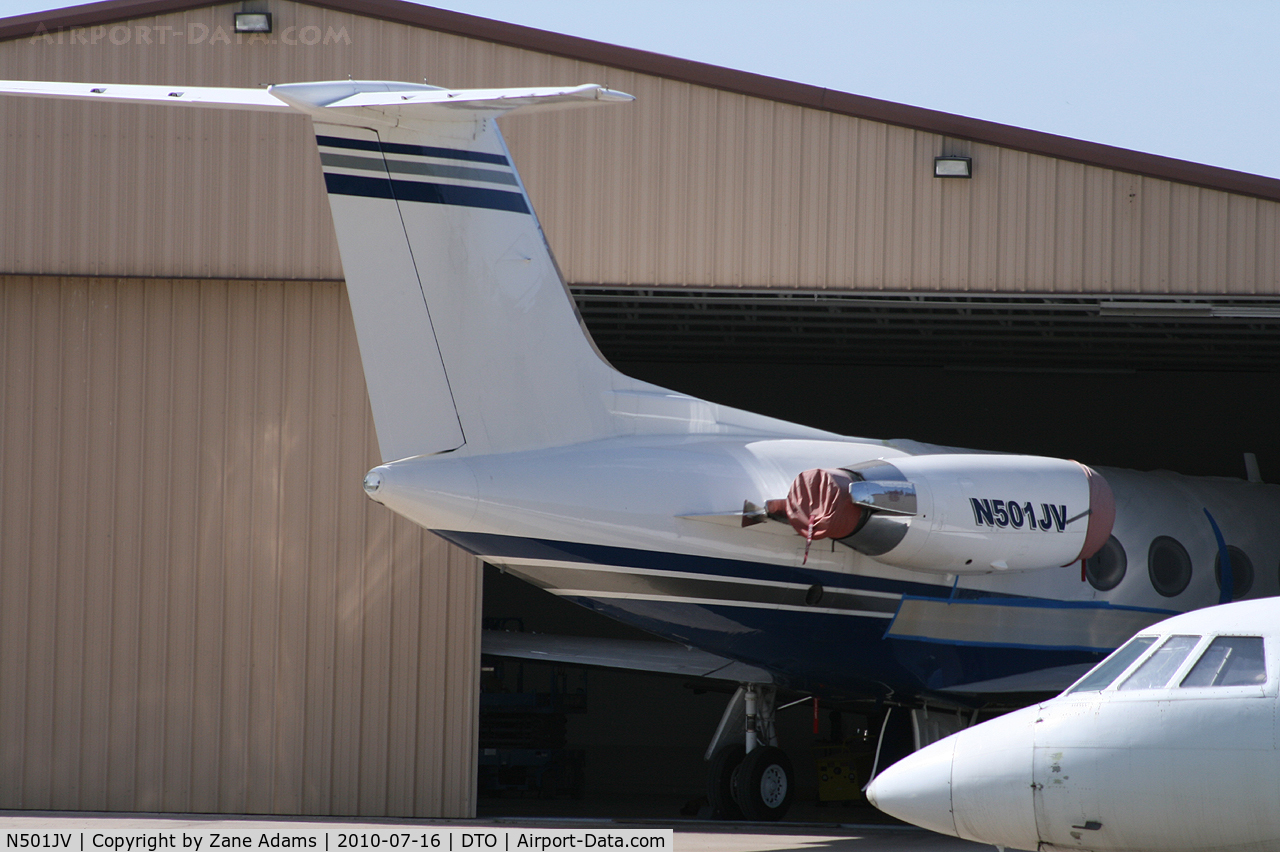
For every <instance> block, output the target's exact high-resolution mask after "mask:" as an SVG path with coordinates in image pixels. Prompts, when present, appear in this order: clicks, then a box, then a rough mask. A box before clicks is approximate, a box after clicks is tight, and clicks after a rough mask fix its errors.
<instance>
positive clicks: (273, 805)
mask: <svg viewBox="0 0 1280 852" xmlns="http://www.w3.org/2000/svg"><path fill="white" fill-rule="evenodd" d="M0 335H2V339H0V376H3V377H4V381H3V386H2V388H0V457H2V458H3V464H2V465H0V505H2V506H3V511H0V808H42V809H43V808H52V809H59V810H61V809H69V810H79V809H88V810H100V809H101V810H126V811H132V810H142V811H151V810H154V811H197V812H250V813H263V812H269V813H283V814H364V815H398V816H468V815H470V814H472V813H473V811H474V791H475V752H476V747H477V736H476V707H475V703H476V700H477V698H476V696H477V694H478V669H479V645H478V638H479V634H478V632H477V631H478V622H479V603H480V571H479V565H478V563H477V562H476V560H475V559H473V558H471V557H469V556H466V555H463V554H462V553H461V552H460V551H457V550H456V549H453V548H451V547H450V546H448V545H446V544H445V543H444V542H443V541H441V540H440V539H438V538H436V537H435V536H432V535H431V534H429V533H426V532H424V531H422V530H420V529H418V528H417V527H416V526H414V525H412V524H410V523H409V522H407V521H403V520H400V519H398V518H396V517H395V516H394V515H392V514H391V513H390V512H387V511H386V510H384V509H382V508H381V507H379V506H376V505H374V504H372V503H371V502H370V501H369V500H368V499H367V498H366V497H365V496H364V493H363V492H362V491H361V488H360V482H361V478H362V476H363V474H364V471H365V470H367V469H368V467H370V466H372V465H373V464H375V463H376V462H377V458H378V457H377V452H376V446H375V439H374V432H373V426H372V421H371V418H370V415H369V403H368V396H367V393H366V391H365V387H364V377H363V375H362V373H361V370H360V358H359V354H358V352H357V349H356V342H355V330H354V327H353V325H352V321H351V315H350V309H349V307H348V303H347V300H346V296H345V294H344V293H343V290H342V285H341V284H339V283H334V282H289V283H284V282H278V281H276V282H268V281H225V280H223V281H218V280H178V281H174V280H163V279H138V278H130V279H125V278H97V279H89V278H59V277H52V276H50V277H23V276H5V277H0ZM442 660H448V661H451V662H452V664H451V665H449V666H445V665H442V664H441V661H442Z"/></svg>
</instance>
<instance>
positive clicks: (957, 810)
mask: <svg viewBox="0 0 1280 852" xmlns="http://www.w3.org/2000/svg"><path fill="white" fill-rule="evenodd" d="M1038 714H1039V707H1037V706H1035V705H1033V706H1031V707H1025V708H1023V709H1022V710H1018V711H1016V712H1013V713H1010V714H1008V715H1006V716H1001V717H1000V718H998V719H992V720H991V721H989V722H984V723H982V724H981V725H976V726H974V727H972V728H968V729H966V730H963V731H961V732H960V733H958V734H956V735H955V736H954V737H952V739H953V740H955V752H954V756H953V758H952V766H951V811H952V819H953V820H954V821H955V834H957V835H958V836H960V837H963V838H964V839H966V840H976V841H979V842H982V843H990V844H992V845H994V846H1004V847H1007V848H1010V849H1035V848H1037V847H1038V845H1039V842H1040V838H1039V836H1038V834H1037V831H1036V818H1035V804H1034V798H1033V796H1032V788H1031V765H1032V756H1033V752H1034V750H1035V724H1036V718H1037V716H1038Z"/></svg>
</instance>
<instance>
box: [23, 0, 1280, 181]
mask: <svg viewBox="0 0 1280 852" xmlns="http://www.w3.org/2000/svg"><path fill="white" fill-rule="evenodd" d="M225 2H227V0H222V3H220V2H217V0H214V1H213V2H211V0H102V2H95V3H89V4H85V5H82V6H72V7H69V8H65V9H53V10H50V11H47V12H36V13H32V14H28V15H21V16H18V17H14V18H7V19H0V39H13V38H23V37H29V36H31V35H34V34H36V33H38V32H40V31H41V30H40V27H41V26H43V27H44V28H45V29H49V30H52V29H56V28H58V27H73V26H93V25H101V24H107V23H113V22H116V21H123V20H128V19H131V18H138V17H144V16H151V15H162V14H168V13H172V12H179V11H185V10H188V9H196V8H202V7H205V6H215V5H222V4H223V3H225ZM301 2H304V3H307V4H309V5H313V6H317V7H321V8H326V9H332V10H334V11H339V12H347V13H349V14H355V15H363V16H365V17H370V18H378V19H380V20H384V21H389V22H392V23H399V24H405V25H408V26H417V27H424V28H427V29H433V30H437V31H439V32H445V33H449V34H451V35H459V36H465V37H467V38H475V39H479V40H482V41H489V42H493V43H495V44H502V45H506V46H509V47H518V48H522V49H526V50H535V51H540V52H543V53H549V54H553V55H556V56H561V57H564V58H568V59H575V60H579V61H583V62H591V63H595V64H599V65H607V66H609V67H613V68H619V69H622V70H625V71H632V72H636V73H641V74H648V75H652V76H657V77H665V78H668V79H672V80H679V81H682V82H687V83H692V84H695V85H699V86H706V87H708V88H713V89H720V90H722V91H726V92H732V93H734V94H739V95H746V96H750V97H758V98H763V99H766V100H773V101H778V102H780V103H786V104H791V105H793V106H801V107H809V108H812V109H819V110H824V111H827V112H833V113H837V114H840V115H847V116H850V117H852V118H862V119H867V120H869V121H877V122H882V123H885V124H891V125H895V126H898V127H905V128H908V129H912V130H920V131H923V132H927V133H936V134H939V135H942V136H948V137H951V138H955V139H964V140H967V141H971V142H978V143H982V144H989V145H996V146H998V147H1002V148H1010V149H1013V150H1017V151H1023V152H1025V153H1029V154H1039V155H1042V156H1048V157H1054V158H1056V159H1061V160H1068V161H1070V162H1075V163H1081V164H1084V165H1089V166H1098V167H1101V168H1107V169H1114V170H1116V171H1121V172H1127V173H1130V174H1136V175H1141V176H1145V177H1153V178H1159V179H1162V180H1169V181H1173V182H1175V183H1183V184H1190V185H1192V186H1199V187H1203V188H1206V189H1214V190H1219V191H1223V192H1231V193H1235V194H1238V195H1246V196H1251V197H1254V198H1260V199H1264V200H1267V201H1280V178H1271V177H1266V176H1264V175H1254V174H1249V173H1247V172H1240V171H1235V170H1233V169H1226V168H1222V167H1220V166H1210V165H1205V164H1203V163H1195V162H1191V161H1189V160H1179V159H1176V158H1173V157H1165V156H1161V155H1159V154H1148V153H1144V152H1141V151H1134V150H1130V149H1128V148H1119V147H1115V146H1112V145H1104V144H1102V143H1098V142H1086V141H1084V140H1082V139H1074V138H1071V137H1067V136H1058V135H1056V134H1052V133H1045V132H1043V131H1039V130H1029V129H1026V128H1021V127H1014V126H1012V125H1007V124H999V123H997V122H993V121H986V120H984V119H978V118H970V117H967V116H962V115H955V114H952V113H946V112H939V111H937V110H932V109H926V108H924V107H917V106H910V105H908V104H900V103H894V102H891V101H884V100H879V99H877V98H871V97H867V96H865V95H855V94H852V93H850V92H842V91H838V90H835V89H825V88H822V87H820V86H813V85H809V84H806V83H797V82H793V81H790V80H782V79H779V78H776V77H768V76H765V75H763V74H755V73H752V72H750V71H739V70H735V69H732V68H725V67H722V66H718V65H710V64H708V63H705V62H696V61H694V60H691V59H680V58H678V57H674V56H666V55H664V54H660V53H652V52H650V51H646V50H640V49H637V48H632V47H620V46H618V45H613V44H608V43H606V42H600V41H594V40H592V39H586V38H580V37H578V36H570V35H564V34H562V33H554V32H550V31H547V30H540V29H536V28H534V27H526V26H523V25H520V24H511V23H507V22H505V21H495V20H492V19H490V18H481V17H478V16H475V15H468V14H464V13H462V12H453V11H450V10H447V9H439V8H435V7H432V6H420V5H418V4H417V3H412V2H406V0H301Z"/></svg>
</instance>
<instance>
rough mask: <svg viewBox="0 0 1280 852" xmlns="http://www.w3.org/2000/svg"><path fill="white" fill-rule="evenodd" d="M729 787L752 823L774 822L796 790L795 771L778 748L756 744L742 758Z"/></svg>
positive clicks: (787, 806)
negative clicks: (732, 789)
mask: <svg viewBox="0 0 1280 852" xmlns="http://www.w3.org/2000/svg"><path fill="white" fill-rule="evenodd" d="M733 786H734V792H735V793H736V794H737V795H736V798H737V802H738V807H739V808H741V809H742V815H743V816H744V817H746V818H747V819H749V820H754V821H756V822H775V821H777V820H780V819H782V817H783V816H784V815H785V814H786V813H787V809H788V808H789V807H791V799H792V798H793V797H794V795H795V790H796V785H795V772H794V771H793V770H792V768H791V760H790V759H789V758H788V757H787V754H786V752H784V751H783V750H782V749H780V748H774V747H773V746H759V747H757V748H756V750H755V751H753V752H751V753H750V754H748V755H747V756H746V757H744V758H743V760H742V764H741V765H740V766H739V767H738V771H737V773H736V775H735V776H734V782H733Z"/></svg>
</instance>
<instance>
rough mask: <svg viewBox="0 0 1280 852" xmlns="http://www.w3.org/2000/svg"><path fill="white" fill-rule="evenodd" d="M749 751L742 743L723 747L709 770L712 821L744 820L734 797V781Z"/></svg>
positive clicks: (708, 789)
mask: <svg viewBox="0 0 1280 852" xmlns="http://www.w3.org/2000/svg"><path fill="white" fill-rule="evenodd" d="M746 756H747V750H746V748H745V747H743V745H742V743H729V744H728V745H726V746H721V748H720V750H719V751H717V752H716V753H715V756H714V757H712V758H711V765H710V766H709V767H708V768H707V803H708V804H709V805H711V818H712V819H742V808H740V807H738V800H737V799H736V798H735V796H734V791H733V780H734V778H735V777H736V776H737V773H738V767H739V766H741V765H742V759H743V758H744V757H746Z"/></svg>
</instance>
